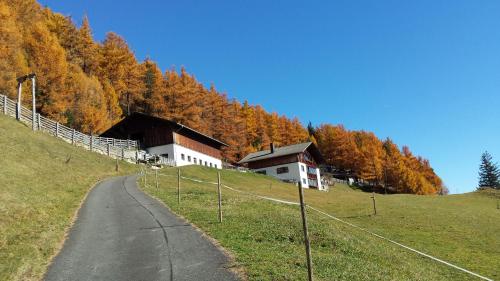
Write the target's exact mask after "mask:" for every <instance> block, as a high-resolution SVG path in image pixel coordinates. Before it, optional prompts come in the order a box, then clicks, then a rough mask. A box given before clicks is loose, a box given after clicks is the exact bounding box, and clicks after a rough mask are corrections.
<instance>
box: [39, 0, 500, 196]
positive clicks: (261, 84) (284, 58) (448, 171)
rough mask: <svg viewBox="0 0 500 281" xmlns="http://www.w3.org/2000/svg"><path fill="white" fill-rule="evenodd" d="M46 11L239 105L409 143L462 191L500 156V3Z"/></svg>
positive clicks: (218, 4)
mask: <svg viewBox="0 0 500 281" xmlns="http://www.w3.org/2000/svg"><path fill="white" fill-rule="evenodd" d="M41 3H42V5H47V6H49V7H50V8H52V10H54V11H57V12H61V13H63V14H65V15H71V16H72V17H73V19H74V20H75V21H76V22H77V23H78V24H79V23H80V22H81V19H82V16H83V15H84V14H87V15H88V17H89V19H90V23H91V25H92V27H93V30H94V36H95V38H96V39H98V40H102V39H103V38H104V36H105V33H106V32H107V31H114V32H117V33H119V34H120V35H122V36H124V37H125V38H126V40H127V42H128V43H129V45H130V47H131V48H132V49H133V50H134V51H135V53H136V55H137V58H138V59H140V60H142V59H144V58H145V57H147V56H149V57H151V58H152V59H154V60H155V61H157V62H158V63H159V65H160V66H161V67H162V69H166V68H170V67H172V66H175V67H177V68H179V67H180V66H185V67H186V68H187V70H188V71H189V72H191V73H193V74H195V76H196V77H197V78H198V80H200V81H201V82H203V83H204V84H206V85H209V84H210V83H211V82H213V83H214V84H215V85H216V87H217V89H218V90H221V91H225V92H226V93H227V94H228V95H229V96H230V97H235V98H237V99H239V100H241V101H243V100H248V101H249V102H250V103H252V104H261V105H263V106H264V107H265V108H266V109H267V110H270V111H276V112H278V113H280V114H286V115H289V116H297V117H299V118H300V120H301V121H302V122H303V123H304V124H307V122H308V121H311V122H312V123H313V124H315V125H317V124H321V123H325V122H329V123H334V124H337V123H341V124H344V125H345V126H346V127H347V128H349V129H363V130H369V131H373V132H375V133H376V134H377V135H378V136H379V137H381V138H385V137H387V136H389V137H391V138H392V139H393V140H394V141H395V142H396V143H398V144H399V145H409V146H410V148H411V149H412V151H413V152H414V153H416V154H420V155H422V156H424V157H426V158H428V159H429V160H430V161H431V164H432V165H433V166H434V167H435V169H436V171H437V173H438V174H439V175H440V176H441V177H442V178H443V180H444V181H445V183H446V185H447V186H448V187H449V188H450V190H451V192H452V193H456V192H467V191H471V190H473V189H474V188H475V186H476V184H477V169H478V165H479V158H480V155H481V153H482V152H483V151H484V150H489V151H490V153H491V154H492V155H493V157H494V158H495V159H497V160H500V16H499V15H500V1H488V0H482V1H473V0H469V1H459V0H453V1H451V0H450V1H440V0H419V1H399V0H393V1H383V0H378V1H374V0H367V1H349V0H345V1H323V2H316V1H234V0H232V1H159V0H158V1H130V0H122V1H120V2H117V1H111V0H100V1H78V3H77V1H56V0H41Z"/></svg>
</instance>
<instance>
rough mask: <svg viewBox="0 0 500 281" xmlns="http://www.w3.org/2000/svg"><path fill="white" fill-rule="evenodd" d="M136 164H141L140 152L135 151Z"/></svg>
mask: <svg viewBox="0 0 500 281" xmlns="http://www.w3.org/2000/svg"><path fill="white" fill-rule="evenodd" d="M135 163H136V164H139V151H137V150H136V151H135Z"/></svg>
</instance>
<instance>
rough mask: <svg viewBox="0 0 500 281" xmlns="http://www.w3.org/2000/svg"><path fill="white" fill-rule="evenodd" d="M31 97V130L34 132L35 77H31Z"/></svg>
mask: <svg viewBox="0 0 500 281" xmlns="http://www.w3.org/2000/svg"><path fill="white" fill-rule="evenodd" d="M31 97H32V106H33V109H32V115H31V117H32V118H31V120H32V121H33V122H32V124H31V125H32V129H33V131H36V123H35V119H36V102H35V76H33V77H31Z"/></svg>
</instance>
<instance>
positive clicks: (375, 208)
mask: <svg viewBox="0 0 500 281" xmlns="http://www.w3.org/2000/svg"><path fill="white" fill-rule="evenodd" d="M372 200H373V215H377V206H376V204H375V191H374V192H372Z"/></svg>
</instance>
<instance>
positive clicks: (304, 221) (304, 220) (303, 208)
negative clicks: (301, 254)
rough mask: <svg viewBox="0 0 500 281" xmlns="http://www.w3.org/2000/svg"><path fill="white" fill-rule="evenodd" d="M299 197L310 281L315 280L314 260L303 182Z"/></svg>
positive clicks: (300, 183) (300, 184) (300, 185)
mask: <svg viewBox="0 0 500 281" xmlns="http://www.w3.org/2000/svg"><path fill="white" fill-rule="evenodd" d="M299 197H300V213H301V215H302V228H303V230H304V243H305V244H306V258H307V277H308V279H307V280H309V281H312V280H313V269H312V258H311V245H310V244H309V231H308V228H307V216H306V206H305V204H304V190H303V189H302V182H300V181H299Z"/></svg>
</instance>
